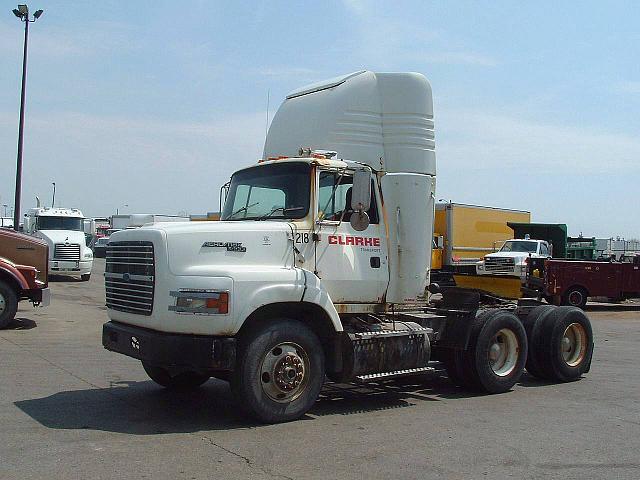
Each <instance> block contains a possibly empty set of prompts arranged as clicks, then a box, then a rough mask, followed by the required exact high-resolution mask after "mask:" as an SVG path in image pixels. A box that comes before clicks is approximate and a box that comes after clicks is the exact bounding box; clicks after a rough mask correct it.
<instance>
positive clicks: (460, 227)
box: [432, 202, 531, 274]
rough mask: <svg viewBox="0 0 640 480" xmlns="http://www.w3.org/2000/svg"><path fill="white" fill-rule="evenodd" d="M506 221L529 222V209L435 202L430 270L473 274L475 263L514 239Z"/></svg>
mask: <svg viewBox="0 0 640 480" xmlns="http://www.w3.org/2000/svg"><path fill="white" fill-rule="evenodd" d="M507 222H531V212H527V211H524V210H511V209H506V208H495V207H485V206H480V205H466V204H462V203H452V202H449V203H438V204H436V214H435V221H434V232H433V235H434V238H433V242H434V248H433V258H432V271H434V272H435V273H436V274H437V272H438V271H439V270H440V271H444V272H451V273H470V274H475V273H476V270H475V264H476V262H478V261H479V260H480V259H481V258H482V257H483V256H484V255H486V254H487V253H491V252H495V251H497V250H499V249H500V247H501V246H502V244H503V243H504V242H505V240H509V239H510V238H513V230H512V229H511V228H509V226H508V225H507Z"/></svg>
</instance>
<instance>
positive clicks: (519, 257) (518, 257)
mask: <svg viewBox="0 0 640 480" xmlns="http://www.w3.org/2000/svg"><path fill="white" fill-rule="evenodd" d="M532 255H536V254H532ZM528 256H529V253H527V252H495V253H490V254H488V255H485V258H513V259H515V262H516V263H524V260H525V259H526V258H527V257H528Z"/></svg>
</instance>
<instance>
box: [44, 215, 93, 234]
mask: <svg viewBox="0 0 640 480" xmlns="http://www.w3.org/2000/svg"><path fill="white" fill-rule="evenodd" d="M82 220H83V219H82V218H77V217H38V222H37V226H38V230H77V231H79V232H82V231H83V230H84V229H83V228H82V227H83V225H82V223H83V222H82Z"/></svg>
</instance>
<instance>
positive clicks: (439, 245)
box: [435, 235, 444, 248]
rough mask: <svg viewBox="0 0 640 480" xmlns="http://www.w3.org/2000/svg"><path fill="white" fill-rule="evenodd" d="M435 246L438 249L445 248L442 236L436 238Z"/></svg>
mask: <svg viewBox="0 0 640 480" xmlns="http://www.w3.org/2000/svg"><path fill="white" fill-rule="evenodd" d="M435 244H436V247H437V248H444V237H443V236H442V235H438V236H437V237H436V238H435Z"/></svg>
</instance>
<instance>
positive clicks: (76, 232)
mask: <svg viewBox="0 0 640 480" xmlns="http://www.w3.org/2000/svg"><path fill="white" fill-rule="evenodd" d="M38 203H39V202H38ZM85 220H86V219H85V218H84V215H82V212H81V211H80V210H78V209H77V208H59V207H40V206H38V207H35V208H31V209H29V210H28V211H27V213H26V214H25V216H24V232H25V233H28V234H30V235H33V236H35V237H38V238H40V239H42V240H44V241H45V242H47V244H48V245H49V274H50V275H55V274H61V275H71V276H79V277H80V278H81V279H82V281H87V280H89V278H91V269H92V268H93V252H92V250H91V248H89V247H88V246H87V241H86V237H85V229H86V225H85ZM89 224H91V222H89Z"/></svg>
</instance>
